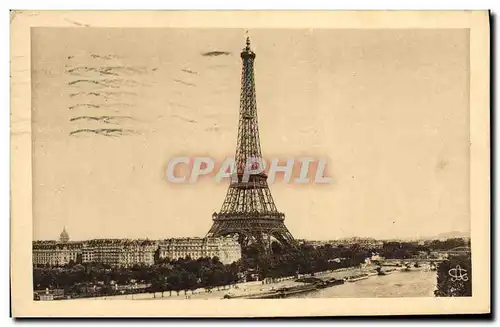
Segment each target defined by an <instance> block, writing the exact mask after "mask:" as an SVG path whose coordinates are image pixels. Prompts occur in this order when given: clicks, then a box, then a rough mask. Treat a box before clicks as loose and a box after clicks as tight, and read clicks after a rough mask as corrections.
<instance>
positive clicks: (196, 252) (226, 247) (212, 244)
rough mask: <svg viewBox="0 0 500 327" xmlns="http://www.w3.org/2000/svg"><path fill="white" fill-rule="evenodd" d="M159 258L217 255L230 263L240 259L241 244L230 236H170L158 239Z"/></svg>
mask: <svg viewBox="0 0 500 327" xmlns="http://www.w3.org/2000/svg"><path fill="white" fill-rule="evenodd" d="M159 256H160V258H169V259H179V258H186V257H190V258H191V259H195V260H196V259H199V258H206V257H210V258H212V257H218V258H219V260H220V262H222V263H224V264H230V263H233V262H235V261H238V260H239V259H241V246H240V244H239V243H238V242H237V241H236V240H235V239H234V238H231V237H209V238H172V239H167V240H163V241H160V243H159Z"/></svg>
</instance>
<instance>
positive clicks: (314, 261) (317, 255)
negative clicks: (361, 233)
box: [241, 242, 371, 279]
mask: <svg viewBox="0 0 500 327" xmlns="http://www.w3.org/2000/svg"><path fill="white" fill-rule="evenodd" d="M369 256H371V252H370V251H369V250H368V249H363V248H361V246H359V245H358V244H355V245H353V246H349V247H344V246H339V247H333V246H332V245H330V244H327V245H324V246H321V247H316V248H314V247H312V246H309V245H301V247H300V249H298V250H297V251H290V250H287V249H285V248H283V247H282V246H281V245H280V244H279V243H277V242H274V243H273V244H272V251H271V253H270V254H262V253H261V251H259V248H257V247H255V246H249V247H248V248H247V249H245V250H243V256H242V257H243V259H242V261H241V270H242V271H246V272H249V273H253V274H256V275H258V277H259V279H263V278H267V277H269V278H278V277H286V276H294V275H296V274H311V273H316V272H320V271H325V270H333V269H340V268H347V267H355V266H359V265H360V264H362V263H364V262H365V259H366V258H367V257H369ZM247 279H249V277H247Z"/></svg>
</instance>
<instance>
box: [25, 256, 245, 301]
mask: <svg viewBox="0 0 500 327" xmlns="http://www.w3.org/2000/svg"><path fill="white" fill-rule="evenodd" d="M238 272H239V268H238V264H237V263H233V264H231V265H224V264H222V263H221V262H220V261H219V259H218V258H216V257H215V258H200V259H198V260H191V259H190V258H186V259H179V260H172V261H170V260H163V261H162V262H158V263H156V264H155V265H153V266H145V265H135V266H133V267H128V268H123V267H111V266H109V265H104V264H98V263H92V264H73V265H67V266H64V267H34V268H33V285H34V288H35V290H44V289H47V288H48V289H64V291H65V294H67V295H70V296H72V297H78V296H102V295H114V294H123V293H134V292H139V291H140V292H144V288H142V289H140V290H137V289H134V287H133V286H134V285H136V284H139V285H148V288H147V290H148V291H155V292H159V291H170V292H172V291H176V292H180V291H181V290H192V289H196V288H199V287H205V288H212V287H218V286H222V285H228V284H234V283H236V282H237V281H238ZM117 285H121V286H124V285H125V286H126V285H128V286H130V287H129V288H126V289H123V288H122V289H119V288H118V287H117Z"/></svg>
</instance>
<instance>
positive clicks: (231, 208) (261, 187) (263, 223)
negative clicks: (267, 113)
mask: <svg viewBox="0 0 500 327" xmlns="http://www.w3.org/2000/svg"><path fill="white" fill-rule="evenodd" d="M241 59H242V61H243V68H242V74H241V95H240V114H239V126H238V141H237V147H236V156H235V165H234V172H233V175H232V178H231V182H230V185H229V189H228V191H227V194H226V198H225V200H224V203H223V204H222V208H221V210H220V212H219V213H214V214H213V216H212V218H213V225H212V228H211V229H210V231H209V232H208V235H207V236H209V237H217V236H226V235H238V241H239V242H240V244H241V245H242V247H246V246H247V245H249V244H256V245H257V246H259V247H260V248H261V249H264V250H265V251H268V250H270V245H271V242H272V241H273V240H276V241H278V242H280V243H281V244H282V245H284V246H286V247H292V248H296V247H297V242H296V240H295V239H294V238H293V236H292V234H291V233H290V232H289V231H288V229H287V228H286V226H285V223H284V220H285V215H284V214H283V213H281V212H279V211H278V209H277V208H276V205H275V204H274V200H273V197H272V195H271V191H270V190H269V185H268V183H267V175H266V174H265V173H264V172H260V173H249V172H251V171H255V170H259V169H256V168H255V166H254V167H252V168H253V169H248V164H249V163H250V162H252V160H254V159H255V158H257V159H260V158H262V154H261V148H260V139H259V127H258V120H257V103H256V94H255V79H254V61H255V53H254V52H253V51H252V50H251V48H250V39H249V38H248V37H247V40H246V47H245V48H244V49H243V51H242V52H241ZM255 164H258V162H255V161H254V162H253V165H255ZM245 168H247V171H246V174H245ZM257 168H258V167H257ZM245 175H246V176H245Z"/></svg>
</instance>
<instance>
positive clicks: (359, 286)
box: [294, 271, 437, 298]
mask: <svg viewBox="0 0 500 327" xmlns="http://www.w3.org/2000/svg"><path fill="white" fill-rule="evenodd" d="M436 277H437V276H436V272H435V271H411V272H395V273H393V274H390V275H386V276H372V277H370V278H368V279H363V280H359V281H357V282H354V283H345V284H343V285H339V286H333V287H329V288H324V289H321V290H318V291H314V292H310V293H305V294H300V295H297V296H294V298H305V297H306V298H342V297H343V298H349V297H352V298H354V297H355V298H372V297H429V296H430V297H434V290H435V289H436V283H437V280H436Z"/></svg>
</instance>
